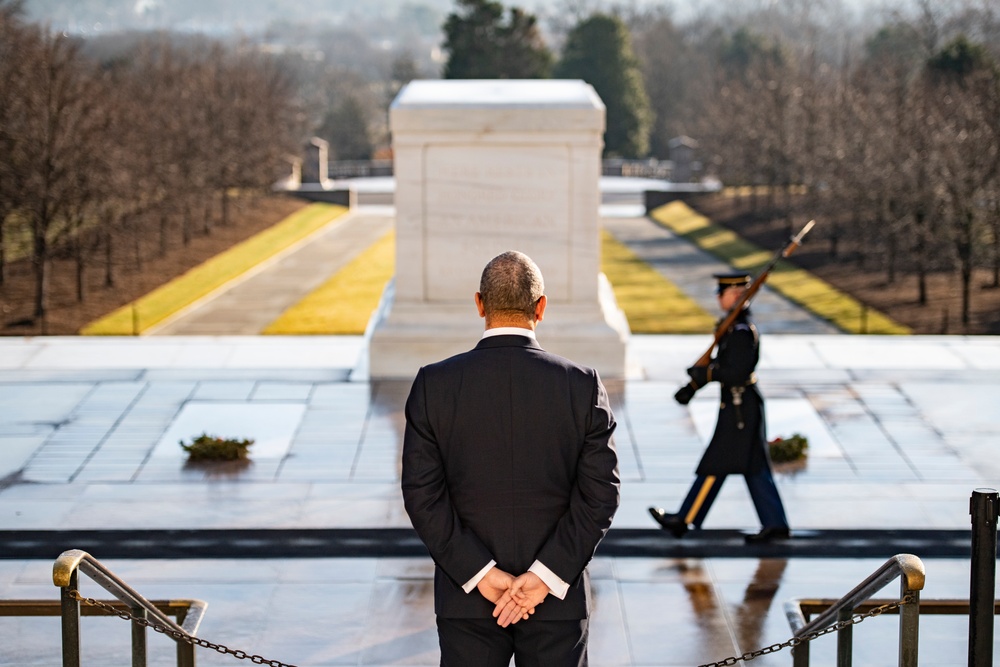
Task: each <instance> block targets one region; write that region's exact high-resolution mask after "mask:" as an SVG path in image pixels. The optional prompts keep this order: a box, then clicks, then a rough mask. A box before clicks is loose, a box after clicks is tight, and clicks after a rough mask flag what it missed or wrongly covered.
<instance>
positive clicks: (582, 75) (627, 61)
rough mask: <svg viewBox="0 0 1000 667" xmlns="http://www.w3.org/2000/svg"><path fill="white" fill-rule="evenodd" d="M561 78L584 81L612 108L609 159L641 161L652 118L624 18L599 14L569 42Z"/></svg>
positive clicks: (609, 111) (573, 32) (609, 113)
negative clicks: (616, 157)
mask: <svg viewBox="0 0 1000 667" xmlns="http://www.w3.org/2000/svg"><path fill="white" fill-rule="evenodd" d="M556 76H557V77H558V78H560V79H583V80H584V81H586V82H587V83H589V84H590V85H592V86H593V87H594V90H595V91H597V94H598V95H600V97H601V100H603V101H604V105H605V106H606V107H607V130H606V131H605V133H604V154H605V155H612V156H618V157H627V158H635V157H641V156H643V155H645V154H646V152H647V151H648V150H649V131H650V127H651V126H652V114H651V112H650V108H649V98H648V97H647V96H646V88H645V85H644V83H643V80H642V73H641V71H640V70H639V64H638V61H637V60H636V57H635V54H634V53H633V51H632V42H631V39H630V38H629V33H628V29H627V28H626V27H625V24H624V23H622V21H621V19H619V18H617V17H614V16H607V15H605V14H594V15H593V16H591V17H590V18H588V19H586V20H584V21H582V22H580V23H578V24H577V25H576V26H575V27H574V28H573V29H572V30H571V31H570V33H569V35H568V36H567V38H566V47H565V49H564V50H563V56H562V60H560V62H559V65H558V66H557V68H556Z"/></svg>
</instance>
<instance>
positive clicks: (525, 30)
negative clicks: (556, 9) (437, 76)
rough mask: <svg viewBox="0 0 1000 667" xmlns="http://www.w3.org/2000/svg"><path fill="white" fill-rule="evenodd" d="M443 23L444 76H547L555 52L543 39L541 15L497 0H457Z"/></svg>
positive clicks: (468, 77) (501, 77) (523, 77)
mask: <svg viewBox="0 0 1000 667" xmlns="http://www.w3.org/2000/svg"><path fill="white" fill-rule="evenodd" d="M457 3H458V7H457V9H456V11H454V12H452V13H451V14H449V15H448V19H447V20H446V21H445V24H444V34H445V41H444V48H445V50H446V51H447V52H448V62H447V63H446V64H445V67H444V78H446V79H544V78H546V77H548V76H549V73H550V71H551V69H552V54H551V52H550V51H549V50H548V48H547V47H546V46H545V43H544V42H543V41H542V36H541V33H540V32H539V30H538V19H537V18H536V17H535V16H534V15H532V14H528V13H526V12H524V11H522V10H521V9H518V8H512V9H511V10H510V11H509V12H508V18H507V20H506V21H505V20H504V7H503V5H502V4H500V3H499V2H495V1H494V0H457Z"/></svg>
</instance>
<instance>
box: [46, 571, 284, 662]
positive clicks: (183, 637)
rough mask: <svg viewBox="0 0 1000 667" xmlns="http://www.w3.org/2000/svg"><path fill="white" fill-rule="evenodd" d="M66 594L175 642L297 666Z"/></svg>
mask: <svg viewBox="0 0 1000 667" xmlns="http://www.w3.org/2000/svg"><path fill="white" fill-rule="evenodd" d="M66 593H67V595H69V596H70V597H72V598H73V599H74V600H78V601H79V602H83V603H84V604H87V605H90V606H91V607H98V608H100V609H103V610H104V611H106V612H108V613H110V614H112V615H114V616H118V617H119V618H123V619H125V620H126V621H132V622H133V623H137V624H139V625H141V626H143V627H146V628H150V629H152V630H155V631H156V632H159V633H160V634H161V635H166V636H168V637H171V638H172V639H174V640H177V641H182V642H185V643H187V644H191V645H192V646H201V647H202V648H208V649H212V650H213V651H216V652H218V653H228V654H229V655H231V656H233V657H234V658H237V659H238V660H249V661H250V662H252V663H253V664H255V665H268V666H269V667H295V665H290V664H287V663H284V662H281V661H280V660H268V659H267V658H263V657H261V656H259V655H251V654H248V653H247V652H246V651H240V650H236V649H231V648H229V647H228V646H225V645H223V644H213V643H212V642H210V641H208V640H205V639H200V638H198V637H193V636H191V635H189V634H188V633H186V632H180V631H178V630H174V629H173V628H168V627H166V626H163V625H160V624H159V623H154V622H152V621H149V620H146V619H145V618H139V617H138V616H133V615H132V614H131V613H130V612H129V611H128V610H127V609H118V608H116V607H114V606H113V605H110V604H108V603H106V602H102V601H101V600H95V599H94V598H85V597H83V596H82V595H80V591H77V590H72V589H70V590H67V591H66Z"/></svg>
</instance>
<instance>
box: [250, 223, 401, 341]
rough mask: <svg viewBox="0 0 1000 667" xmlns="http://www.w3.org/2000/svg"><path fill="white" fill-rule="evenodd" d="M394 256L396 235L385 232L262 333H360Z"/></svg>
mask: <svg viewBox="0 0 1000 667" xmlns="http://www.w3.org/2000/svg"><path fill="white" fill-rule="evenodd" d="M395 257H396V234H395V232H389V233H388V234H386V235H385V236H383V237H382V238H381V239H379V240H378V241H376V242H375V243H373V244H372V245H371V246H369V247H368V248H367V249H366V250H365V251H364V252H362V253H361V254H360V255H358V256H357V257H355V258H354V259H353V260H352V261H351V262H350V263H349V264H347V266H345V267H344V268H342V269H341V270H340V271H338V272H337V273H335V274H334V275H333V276H332V277H331V278H330V279H329V280H327V281H326V282H325V283H324V284H322V285H320V286H319V287H318V288H316V289H315V290H313V292H312V293H311V294H309V295H307V296H306V297H304V298H303V299H302V300H301V301H299V302H298V303H297V304H295V305H294V306H292V307H291V308H289V309H288V310H286V311H285V312H283V313H282V314H281V316H280V317H279V318H278V319H276V320H275V321H274V322H271V324H269V325H267V328H266V329H264V331H263V332H262V333H265V334H282V335H296V334H353V335H360V334H363V333H364V332H365V327H366V326H367V325H368V320H369V318H370V317H371V315H372V313H373V312H374V311H375V308H376V307H377V306H378V302H379V298H380V297H381V296H382V291H383V290H384V289H385V284H386V283H387V282H389V279H390V278H392V276H393V273H395V267H396V262H395Z"/></svg>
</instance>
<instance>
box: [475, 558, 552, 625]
mask: <svg viewBox="0 0 1000 667" xmlns="http://www.w3.org/2000/svg"><path fill="white" fill-rule="evenodd" d="M477 588H478V589H479V592H480V593H481V594H482V596H483V597H484V598H486V599H487V600H489V601H490V602H492V603H494V604H495V605H496V607H495V608H494V609H493V618H495V619H497V624H498V625H500V626H501V627H504V628H506V627H507V626H508V625H511V624H512V623H517V622H518V621H521V620H527V619H528V616H530V615H531V614H534V613H535V607H537V606H538V605H540V604H541V603H542V601H543V600H545V596H547V595H548V594H549V587H548V586H546V585H545V583H544V582H542V580H541V579H539V578H538V575H536V574H535V573H534V572H525V573H524V574H522V575H521V576H519V577H515V576H513V575H512V574H510V573H507V572H504V571H503V570H501V569H500V568H498V567H496V566H494V567H492V568H490V570H489V572H487V573H486V576H485V577H483V578H482V580H480V582H479V584H478V585H477Z"/></svg>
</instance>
